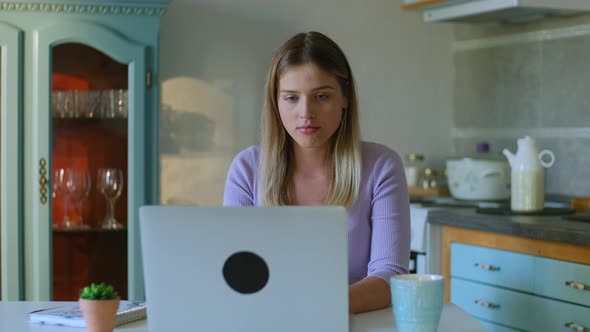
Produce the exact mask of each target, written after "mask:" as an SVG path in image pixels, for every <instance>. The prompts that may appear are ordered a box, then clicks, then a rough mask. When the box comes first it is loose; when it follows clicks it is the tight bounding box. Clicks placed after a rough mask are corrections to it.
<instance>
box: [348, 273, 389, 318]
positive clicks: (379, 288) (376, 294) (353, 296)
mask: <svg viewBox="0 0 590 332" xmlns="http://www.w3.org/2000/svg"><path fill="white" fill-rule="evenodd" d="M390 304H391V292H390V291H389V284H388V283H387V282H386V281H385V280H383V279H381V278H379V277H367V278H365V279H363V280H360V281H358V282H356V283H354V284H352V285H351V286H350V287H349V290H348V308H349V311H350V313H351V314H357V313H361V312H366V311H372V310H377V309H381V308H384V307H386V306H388V305H390Z"/></svg>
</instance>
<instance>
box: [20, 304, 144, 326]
mask: <svg viewBox="0 0 590 332" xmlns="http://www.w3.org/2000/svg"><path fill="white" fill-rule="evenodd" d="M28 316H29V322H31V323H36V324H44V325H60V326H71V327H86V322H85V321H84V318H83V317H82V312H81V311H80V306H79V305H77V304H71V305H60V306H57V307H53V308H48V309H42V310H37V311H33V312H30V313H29V314H28ZM145 317H146V305H145V302H132V301H124V300H121V302H120V303H119V309H118V310H117V318H116V320H115V326H117V325H122V324H125V323H129V322H133V321H136V320H140V319H144V318H145Z"/></svg>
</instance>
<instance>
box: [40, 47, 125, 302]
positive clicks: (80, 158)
mask: <svg viewBox="0 0 590 332" xmlns="http://www.w3.org/2000/svg"><path fill="white" fill-rule="evenodd" d="M51 58H52V79H51V84H52V89H51V119H52V121H51V175H52V187H51V194H52V204H51V216H52V218H51V225H52V238H53V241H52V252H53V254H52V271H53V272H52V273H53V277H52V280H53V285H52V286H53V299H54V300H76V299H77V298H78V295H79V291H80V289H81V288H82V287H84V285H87V284H89V283H91V282H102V281H104V282H107V283H109V284H112V285H113V286H114V287H115V289H116V290H117V291H118V292H119V295H120V296H121V298H124V299H126V298H127V193H128V190H127V189H128V188H127V187H128V185H127V179H128V170H127V155H128V146H127V142H128V129H127V128H128V123H127V118H128V113H129V99H128V84H127V78H128V66H127V65H126V64H122V63H118V62H117V61H115V60H114V59H112V58H110V57H109V56H107V55H105V54H104V53H102V52H100V51H98V50H96V49H94V48H91V47H89V46H86V45H83V44H78V43H66V44H61V45H58V46H55V47H53V49H52V56H51Z"/></svg>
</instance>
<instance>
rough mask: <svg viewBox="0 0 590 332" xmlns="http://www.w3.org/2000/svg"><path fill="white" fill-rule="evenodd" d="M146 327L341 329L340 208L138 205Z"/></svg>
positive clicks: (343, 259)
mask: <svg viewBox="0 0 590 332" xmlns="http://www.w3.org/2000/svg"><path fill="white" fill-rule="evenodd" d="M139 219H140V230H141V231H140V233H141V244H142V255H143V264H144V278H145V291H146V301H147V305H148V306H147V314H148V327H149V330H150V331H151V332H160V331H216V332H226V331H227V332H229V331H231V332H237V331H252V332H266V331H268V332H270V331H272V332H277V331H296V332H302V331H322V332H328V331H334V332H337V331H348V319H349V318H348V317H349V316H348V267H347V264H348V249H347V238H348V232H347V222H346V212H345V210H344V208H341V207H264V208H262V207H244V208H237V207H236V208H223V207H190V206H183V207H180V206H146V207H142V208H140V211H139Z"/></svg>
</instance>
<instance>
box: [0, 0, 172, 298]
mask: <svg viewBox="0 0 590 332" xmlns="http://www.w3.org/2000/svg"><path fill="white" fill-rule="evenodd" d="M168 4H169V1H168V0H157V1H156V0H142V1H135V0H128V1H112V0H101V1H98V0H96V1H73V0H62V1H42V0H39V1H0V106H1V117H0V139H1V144H0V155H1V159H0V160H1V164H0V187H1V191H0V202H1V204H0V217H1V221H0V222H1V228H0V257H1V261H0V277H1V299H2V300H75V299H76V298H77V292H78V291H79V287H80V285H83V284H84V283H86V282H96V281H98V282H100V281H107V282H111V283H113V284H115V286H116V288H119V289H120V293H121V295H122V297H124V298H129V299H132V300H141V299H144V289H143V275H142V261H141V254H140V243H139V241H140V240H139V233H138V231H139V230H138V208H139V207H140V206H141V205H145V204H157V203H158V202H159V154H158V120H159V105H160V102H159V80H158V63H159V57H158V54H159V30H160V18H161V16H162V15H163V14H164V13H165V10H166V8H167V6H168Z"/></svg>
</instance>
